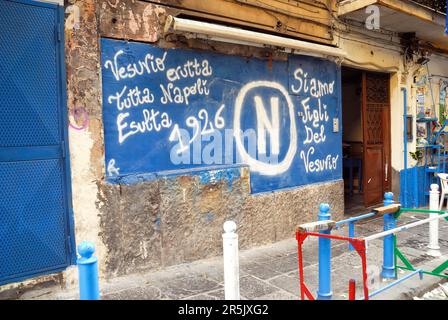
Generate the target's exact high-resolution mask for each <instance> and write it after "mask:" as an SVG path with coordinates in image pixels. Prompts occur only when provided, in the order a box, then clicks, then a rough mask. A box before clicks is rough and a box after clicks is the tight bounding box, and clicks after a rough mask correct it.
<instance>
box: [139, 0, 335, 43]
mask: <svg viewBox="0 0 448 320" xmlns="http://www.w3.org/2000/svg"><path fill="white" fill-rule="evenodd" d="M145 2H146V3H153V4H157V5H159V6H161V7H165V8H171V9H177V10H179V12H180V14H182V15H183V16H185V15H186V16H194V17H200V18H202V19H205V20H209V21H210V20H212V21H213V22H224V23H226V24H231V25H235V26H242V27H250V28H252V29H258V30H264V31H268V32H270V33H274V34H279V35H282V36H289V37H293V38H298V39H305V40H311V41H315V42H320V43H324V44H333V31H332V25H333V17H332V13H331V12H330V11H331V9H332V8H333V6H334V5H322V4H318V3H316V2H310V1H300V2H299V1H292V0H291V1H289V2H287V1H281V0H259V1H254V0H207V1H197V0H147V1H145ZM326 2H327V3H331V4H332V3H333V2H331V1H330V2H329V1H328V0H326ZM313 3H314V4H313ZM327 6H328V7H327ZM329 9H330V11H329ZM334 9H335V8H334Z"/></svg>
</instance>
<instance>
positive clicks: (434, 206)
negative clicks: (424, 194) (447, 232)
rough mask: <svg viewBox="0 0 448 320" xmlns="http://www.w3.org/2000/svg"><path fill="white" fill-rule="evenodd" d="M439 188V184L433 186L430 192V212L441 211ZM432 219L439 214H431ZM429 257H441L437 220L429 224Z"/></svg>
mask: <svg viewBox="0 0 448 320" xmlns="http://www.w3.org/2000/svg"><path fill="white" fill-rule="evenodd" d="M439 195H440V192H439V186H438V185H437V184H435V183H434V184H431V191H430V192H429V210H434V211H437V210H439ZM429 215H430V216H431V217H436V216H438V215H439V214H438V213H430V214H429ZM428 248H429V250H428V252H427V253H428V255H430V256H433V257H440V256H441V253H440V247H439V219H435V220H433V221H431V222H430V223H429V244H428Z"/></svg>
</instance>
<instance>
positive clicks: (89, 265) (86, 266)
mask: <svg viewBox="0 0 448 320" xmlns="http://www.w3.org/2000/svg"><path fill="white" fill-rule="evenodd" d="M94 252H95V245H94V244H93V243H92V242H88V241H83V242H82V243H81V244H79V245H78V253H79V255H80V256H81V257H80V258H78V261H77V263H78V275H79V298H80V299H81V300H99V299H100V289H99V285H98V258H97V257H94V256H93V254H94Z"/></svg>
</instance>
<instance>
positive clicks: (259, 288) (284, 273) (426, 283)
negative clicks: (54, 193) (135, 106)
mask: <svg viewBox="0 0 448 320" xmlns="http://www.w3.org/2000/svg"><path fill="white" fill-rule="evenodd" d="M419 217H420V218H424V217H425V215H411V214H406V216H404V217H402V218H400V221H399V224H403V223H406V222H410V221H411V220H413V219H416V218H419ZM382 225H383V223H382V218H376V219H373V220H369V221H364V222H362V223H358V224H357V225H356V235H357V236H365V235H368V234H372V233H377V232H380V231H382V228H383V227H382ZM427 228H428V226H427V225H424V226H421V227H417V228H414V229H411V230H409V231H406V232H401V233H400V234H399V236H398V245H399V247H400V249H401V251H402V252H403V253H404V254H405V255H406V256H407V257H408V259H409V260H410V262H411V263H412V264H414V265H415V266H419V267H425V266H426V267H427V268H430V267H431V266H432V265H437V263H439V264H440V262H439V260H441V259H442V258H443V257H442V258H439V259H438V260H437V259H436V260H434V258H433V257H430V256H428V255H426V254H425V251H426V245H427V240H428V239H427V238H428V229H427ZM334 233H337V234H347V229H346V228H340V229H338V230H336V231H334ZM317 244H318V242H317V239H315V238H309V239H307V240H306V241H305V243H304V265H305V268H304V273H305V280H306V283H307V285H308V286H309V288H310V291H311V292H312V293H313V294H315V293H316V290H317V283H318V264H317V262H318V258H317V257H318V251H317V249H318V246H317ZM440 244H441V246H442V254H444V256H445V259H446V256H447V255H448V223H443V222H442V223H441V224H440ZM381 262H382V240H378V241H373V242H372V243H370V244H369V248H368V251H367V265H368V266H369V272H375V270H376V271H379V270H380V269H381ZM404 274H405V272H400V276H402V275H404ZM350 279H355V280H356V282H357V295H358V297H360V295H362V287H361V284H362V282H361V261H360V258H359V256H358V255H357V253H356V252H354V251H349V250H348V245H347V243H345V242H337V241H333V242H332V286H333V287H332V289H333V299H347V291H348V282H349V280H350ZM374 279H375V278H374ZM440 280H441V279H439V278H436V277H431V276H425V277H424V279H423V280H420V279H418V276H417V277H413V278H411V279H410V280H408V281H405V282H403V283H402V284H400V285H397V286H395V287H393V289H390V290H388V291H387V292H384V293H382V294H379V295H378V296H376V297H375V298H376V299H413V298H414V297H415V296H421V295H423V293H425V292H428V291H429V290H432V289H434V288H435V287H437V286H438V283H439V282H440ZM384 284H385V282H384V281H381V280H378V279H376V280H374V281H373V283H371V284H370V286H371V287H375V286H376V287H378V286H383V285H384ZM100 286H101V292H102V299H144V300H146V299H149V300H154V299H187V300H188V299H204V300H207V299H208V300H216V299H224V289H223V262H222V258H221V257H217V258H213V259H207V260H201V261H196V262H193V263H188V264H182V265H177V266H173V267H169V268H165V269H162V270H158V271H154V272H150V273H144V274H133V275H129V276H125V277H120V278H115V279H112V280H109V281H102V282H101V283H100ZM240 291H241V298H242V299H249V300H253V299H254V300H255V299H269V300H275V299H285V300H296V299H299V295H300V291H299V276H298V270H297V243H296V241H295V239H293V238H291V239H289V240H285V241H281V242H278V243H275V244H271V245H267V246H262V247H257V248H254V249H250V250H242V251H240ZM77 298H78V296H77V292H76V290H75V289H73V290H61V289H58V290H54V289H51V290H50V289H49V288H46V289H43V290H35V291H30V292H26V293H25V294H23V295H22V296H21V299H77Z"/></svg>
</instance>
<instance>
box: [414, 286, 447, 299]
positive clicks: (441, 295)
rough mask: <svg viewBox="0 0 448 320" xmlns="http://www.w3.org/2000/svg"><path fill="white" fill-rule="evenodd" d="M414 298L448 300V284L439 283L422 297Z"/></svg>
mask: <svg viewBox="0 0 448 320" xmlns="http://www.w3.org/2000/svg"><path fill="white" fill-rule="evenodd" d="M414 300H448V284H446V283H445V284H439V287H438V288H435V289H434V290H431V291H429V292H427V293H425V294H424V295H423V296H422V297H414Z"/></svg>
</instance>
